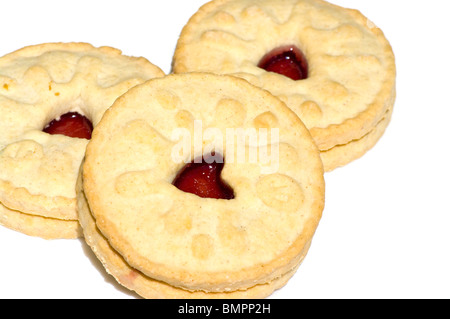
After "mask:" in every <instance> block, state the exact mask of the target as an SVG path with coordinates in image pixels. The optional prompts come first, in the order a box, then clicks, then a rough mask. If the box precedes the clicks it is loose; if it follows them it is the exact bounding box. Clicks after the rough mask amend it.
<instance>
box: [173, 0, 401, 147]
mask: <svg viewBox="0 0 450 319" xmlns="http://www.w3.org/2000/svg"><path fill="white" fill-rule="evenodd" d="M286 45H296V46H297V47H298V48H300V49H301V50H302V51H303V53H304V54H305V56H306V60H307V61H308V65H309V72H310V74H309V77H308V78H307V79H305V80H301V81H294V80H291V79H290V78H288V77H286V76H283V75H279V74H276V73H273V72H266V71H264V70H262V69H261V68H258V62H259V61H260V59H261V58H262V57H263V56H265V55H266V54H267V53H268V52H270V51H271V50H273V49H275V48H278V47H282V46H286ZM174 71H175V72H177V73H178V72H180V73H181V72H190V71H208V72H215V73H221V74H233V75H237V76H240V77H243V78H245V79H247V80H249V81H250V82H251V83H253V84H255V85H257V86H260V87H263V88H265V89H267V90H269V91H270V92H271V93H273V94H274V95H276V96H278V97H280V98H281V99H282V100H283V101H284V102H286V104H287V105H288V106H289V107H290V108H291V109H292V110H294V111H295V112H296V113H297V114H298V115H299V116H300V118H301V119H302V121H303V122H304V123H305V125H306V126H307V127H308V128H309V129H311V133H312V135H313V137H314V138H315V140H316V142H317V144H318V146H319V148H320V149H321V150H326V149H329V148H331V147H333V146H335V145H338V144H345V143H348V142H349V141H350V140H352V139H355V138H360V137H361V136H363V135H364V134H366V133H367V132H368V131H369V130H370V129H371V128H372V127H373V126H374V125H375V124H376V123H377V122H378V121H379V120H380V118H381V116H383V115H384V113H385V112H386V107H387V106H386V105H384V104H385V100H386V98H388V97H389V96H390V94H391V93H392V90H393V86H394V81H395V63H394V56H393V53H392V49H391V47H390V45H389V43H388V41H387V40H386V39H385V37H384V36H383V33H382V32H381V30H380V29H378V28H377V27H376V26H375V25H374V24H373V23H372V22H371V21H370V20H368V19H367V18H365V17H364V16H363V15H362V14H360V13H359V12H358V11H356V10H350V9H345V8H341V7H338V6H335V5H332V4H330V3H327V2H325V1H322V0H264V1H253V0H239V1H236V0H215V1H212V2H209V3H207V4H206V5H204V6H203V7H202V8H200V10H199V11H198V12H197V13H196V14H195V15H194V16H193V17H192V18H191V20H190V21H189V23H188V24H187V25H186V26H185V28H184V29H183V32H182V34H181V36H180V39H179V42H178V45H177V50H176V53H175V56H174ZM368 113H370V114H368ZM338 125H340V126H342V127H337V126H338ZM328 128H330V130H329V131H327V129H328Z"/></svg>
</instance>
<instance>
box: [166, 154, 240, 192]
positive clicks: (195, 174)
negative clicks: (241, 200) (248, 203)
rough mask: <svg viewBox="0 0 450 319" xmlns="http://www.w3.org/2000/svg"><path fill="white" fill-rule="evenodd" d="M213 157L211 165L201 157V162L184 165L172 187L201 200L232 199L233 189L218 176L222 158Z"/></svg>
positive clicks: (220, 170)
mask: <svg viewBox="0 0 450 319" xmlns="http://www.w3.org/2000/svg"><path fill="white" fill-rule="evenodd" d="M213 156H214V159H215V161H214V162H212V163H208V162H211V161H209V160H205V158H204V157H202V160H201V162H200V161H196V160H194V161H193V162H192V163H189V164H186V165H185V166H184V168H183V169H182V170H181V171H180V172H179V174H178V176H177V177H176V178H175V180H174V181H173V185H174V186H175V187H177V188H178V189H180V190H182V191H183V192H186V193H191V194H195V195H197V196H200V197H202V198H216V199H233V198H234V192H233V189H232V188H231V187H230V186H229V185H227V184H226V183H225V182H224V181H223V180H222V178H221V176H220V174H221V172H222V170H223V167H224V162H223V158H222V157H221V156H219V155H218V154H217V155H214V154H213ZM220 159H222V160H220Z"/></svg>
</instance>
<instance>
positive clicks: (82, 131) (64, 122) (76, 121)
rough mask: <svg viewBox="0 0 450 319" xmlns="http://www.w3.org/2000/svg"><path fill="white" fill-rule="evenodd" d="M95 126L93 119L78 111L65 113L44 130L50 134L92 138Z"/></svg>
mask: <svg viewBox="0 0 450 319" xmlns="http://www.w3.org/2000/svg"><path fill="white" fill-rule="evenodd" d="M92 130H93V126H92V123H91V121H89V119H88V118H87V117H85V116H84V115H81V114H79V113H77V112H69V113H66V114H63V115H61V116H60V118H58V119H54V120H53V121H51V122H50V123H48V124H47V125H46V126H45V127H44V129H43V131H44V132H46V133H48V134H52V135H54V134H62V135H65V136H69V137H77V138H85V139H88V140H90V139H91V135H92Z"/></svg>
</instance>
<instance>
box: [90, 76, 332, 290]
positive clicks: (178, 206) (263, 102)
mask: <svg viewBox="0 0 450 319" xmlns="http://www.w3.org/2000/svg"><path fill="white" fill-rule="evenodd" d="M205 83H208V85H207V86H205ZM169 90H170V95H168V94H167V92H169ZM162 96H163V97H164V98H161V97H162ZM155 97H156V98H155ZM162 100H163V101H164V102H161V101H162ZM174 101H175V103H174ZM166 102H167V103H166ZM169 104H170V105H174V107H167V105H169ZM194 121H200V123H201V124H202V126H201V130H200V134H204V137H205V136H206V137H205V138H207V134H206V133H207V131H208V129H211V128H213V129H215V132H216V133H217V134H222V133H223V135H222V136H223V138H224V139H225V140H224V142H223V144H222V145H218V144H215V143H219V142H218V141H217V140H216V139H211V140H208V139H207V141H202V142H201V143H200V148H201V151H203V152H205V151H206V150H207V149H208V144H209V143H213V144H214V145H213V146H214V147H213V148H212V149H216V150H217V149H221V150H222V151H223V154H224V156H225V166H224V169H223V171H222V178H223V179H224V181H225V182H227V183H228V184H229V185H230V186H231V187H232V188H233V190H234V192H235V194H236V197H235V198H234V199H232V200H229V201H228V200H217V199H211V198H200V197H198V196H196V195H194V194H190V193H185V192H183V191H180V190H179V189H177V188H176V187H175V186H173V185H172V181H173V180H174V178H175V176H176V175H177V173H178V172H179V170H180V169H181V168H182V167H183V166H184V164H185V163H177V162H174V161H173V160H172V158H171V155H172V148H173V147H174V146H175V145H176V144H177V143H178V142H179V140H177V139H174V138H173V134H172V132H173V130H174V129H179V128H184V129H185V128H187V130H185V131H183V132H185V133H189V134H194V133H199V132H197V131H195V130H194V129H193V127H194V124H193V123H192V122H194ZM144 123H145V124H144ZM281 123H282V124H281ZM294 123H295V125H294ZM284 125H286V126H284ZM297 125H298V126H297ZM285 127H289V128H290V129H286V128H285ZM131 128H133V129H131ZM235 128H241V129H252V130H253V131H254V132H255V133H256V134H258V135H257V137H259V138H256V139H255V140H253V139H251V138H246V139H244V144H243V145H242V146H243V148H241V150H244V152H245V154H244V156H242V154H240V152H239V147H238V145H237V143H236V144H233V145H229V144H227V143H226V142H227V141H228V142H229V140H228V138H232V139H234V138H235V136H231V137H230V136H227V134H226V130H227V129H235ZM272 128H274V129H278V130H279V134H278V137H279V139H280V140H271V139H269V140H264V139H261V136H262V135H260V134H261V133H259V131H258V129H264V130H266V131H269V134H267V135H266V136H264V137H269V138H270V137H271V136H273V137H276V136H277V135H276V134H273V133H270V129H272ZM97 129H98V131H97V134H98V135H97V136H98V137H99V136H104V137H105V138H104V139H100V138H95V137H94V138H93V140H92V141H91V143H90V144H89V146H88V150H87V155H86V164H85V165H84V169H85V192H86V196H87V198H88V199H89V198H90V196H93V194H97V195H98V196H97V195H95V198H96V200H95V201H94V202H92V207H91V210H92V213H93V215H94V216H95V217H96V219H97V223H98V226H99V228H100V230H101V231H102V233H103V234H105V236H106V237H107V238H108V239H109V240H110V242H111V244H112V246H113V247H114V248H115V249H116V250H117V251H119V252H120V253H121V254H122V255H124V256H126V259H127V260H128V262H129V263H130V265H131V266H132V267H135V268H137V269H139V270H140V271H142V272H143V273H146V274H147V275H149V276H150V277H152V278H155V279H157V280H163V281H166V282H169V283H170V284H173V285H175V286H180V287H184V288H186V289H200V290H202V289H212V290H215V291H221V290H223V289H225V287H228V288H231V287H232V286H233V285H236V286H237V289H239V287H241V288H243V287H245V286H246V285H249V284H250V283H249V282H246V279H243V278H239V279H236V280H235V282H231V281H233V280H234V279H232V278H233V276H237V277H239V276H241V275H242V274H241V275H240V270H242V269H250V268H253V267H256V268H259V267H258V266H256V265H260V264H270V265H271V264H272V263H277V260H278V259H277V257H278V256H280V255H283V254H285V253H286V251H287V250H289V249H288V248H289V247H290V246H291V245H293V244H294V243H296V242H297V241H301V240H303V239H302V238H303V237H302V236H301V234H305V236H309V235H311V233H310V232H311V229H312V228H314V227H315V226H312V225H315V223H316V222H317V216H316V214H317V209H319V210H320V207H321V204H320V199H318V198H320V196H321V195H320V194H321V192H322V190H321V187H322V184H321V183H322V181H323V180H322V179H323V176H322V174H323V171H322V165H321V162H320V160H319V157H318V150H317V148H316V146H315V145H314V143H313V142H312V140H311V137H310V135H309V133H308V132H307V130H306V128H305V127H304V126H303V125H302V124H301V122H300V121H299V119H298V117H296V116H295V115H294V114H293V113H292V112H291V111H290V110H289V109H288V108H286V107H285V105H284V104H282V103H281V102H280V101H279V100H278V99H276V98H275V97H273V96H272V95H270V94H269V93H268V92H266V91H263V90H260V89H258V88H255V87H253V86H251V85H249V84H248V83H247V82H245V81H243V80H241V79H238V78H233V77H221V76H215V75H212V74H200V73H199V74H186V75H171V76H167V77H165V78H163V79H158V80H152V81H149V82H147V83H146V84H144V85H141V86H138V87H135V88H134V89H132V90H130V91H129V92H128V93H127V94H125V95H124V96H123V97H122V98H121V99H119V100H117V101H116V103H115V104H114V106H113V108H111V110H110V112H107V113H106V115H105V118H104V120H102V123H101V124H100V125H99V127H98V128H97ZM271 134H272V135H271ZM136 136H143V137H144V136H145V137H146V138H145V139H141V138H138V139H137V138H136ZM129 137H130V138H129ZM180 140H181V139H180ZM187 140H188V141H189V142H192V141H194V140H195V138H194V136H189V138H188V139H187ZM142 141H145V142H144V143H141V142H142ZM219 144H220V143H219ZM300 145H302V146H300ZM191 146H192V145H191ZM259 146H267V147H268V148H267V150H266V151H267V153H268V154H271V153H272V152H275V150H278V151H279V152H280V156H279V163H278V162H277V166H276V167H275V170H276V172H271V173H264V170H265V169H266V170H267V169H268V168H270V167H269V166H270V163H267V162H265V161H263V160H262V158H261V157H260V156H261V154H262V153H261V152H260V151H259V152H256V153H254V154H256V157H255V158H256V161H252V155H251V151H253V150H254V149H257V148H258V147H259ZM215 147H216V148H215ZM299 147H300V148H302V150H301V151H300V150H299ZM303 147H304V148H303ZM296 150H299V151H298V152H297V151H296ZM188 151H191V153H190V157H189V162H191V161H192V160H193V159H194V158H196V156H198V154H197V153H195V152H194V149H193V148H191V147H189V148H188ZM129 153H131V154H133V156H132V157H131V158H130V157H128V158H127V157H125V156H124V154H129ZM299 154H301V155H299ZM276 160H277V161H278V158H276ZM297 161H299V162H297ZM100 167H101V169H100ZM311 174H312V175H313V177H312V179H311ZM265 175H266V176H265ZM264 176H265V177H264ZM307 176H309V177H307ZM311 183H312V184H314V185H313V186H312V185H311ZM316 183H317V184H316ZM93 185H95V187H94V186H93ZM305 185H309V187H305ZM274 186H276V187H275V188H274ZM100 189H101V191H99V190H100ZM113 194H114V195H113ZM117 195H118V196H117ZM154 196H157V200H156V201H155V200H154ZM316 200H318V202H317V201H316ZM318 203H319V204H318ZM111 207H114V209H109V208H111ZM309 220H313V222H311V224H310V222H309ZM311 227H312V228H311ZM281 230H283V231H281ZM294 250H295V249H294ZM294 255H295V253H294ZM291 257H292V256H291ZM291 257H290V258H291ZM288 259H289V258H288ZM152 265H153V266H154V268H153V266H152ZM158 265H164V266H161V267H163V268H162V270H161V269H160V266H158ZM271 267H272V268H271ZM284 267H287V268H290V269H291V268H292V267H293V265H290V264H289V266H288V265H287V264H284V265H278V264H277V265H276V266H274V265H272V266H270V267H269V268H271V270H264V271H267V272H268V273H266V274H264V275H261V276H260V277H259V279H256V278H254V280H256V281H258V280H263V281H264V280H269V277H270V278H271V276H277V271H281V270H280V269H284V270H283V272H284V271H287V268H284ZM166 271H169V272H170V273H171V275H170V276H169V275H167V274H166V273H165V272H166ZM181 272H188V273H189V275H188V277H184V276H185V275H182V274H181ZM226 273H228V275H225V274H226ZM203 274H207V275H206V277H205V276H204V275H203ZM212 274H217V275H218V276H219V277H220V278H219V279H216V280H217V281H218V283H217V284H215V285H212V284H211V285H212V286H211V287H208V288H207V286H208V285H209V284H208V283H206V282H205V280H207V279H206V278H207V277H208V276H210V275H211V276H212ZM191 276H193V278H194V279H193V282H190V280H191V279H187V278H190V277H191ZM224 276H229V278H228V279H226V278H225V277H224ZM262 278H266V279H262ZM254 284H255V282H253V283H252V285H254Z"/></svg>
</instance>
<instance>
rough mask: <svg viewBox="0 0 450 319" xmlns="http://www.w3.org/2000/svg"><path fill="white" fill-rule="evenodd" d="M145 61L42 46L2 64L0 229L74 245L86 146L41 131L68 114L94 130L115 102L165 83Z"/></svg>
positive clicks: (72, 46)
mask: <svg viewBox="0 0 450 319" xmlns="http://www.w3.org/2000/svg"><path fill="white" fill-rule="evenodd" d="M163 75H164V73H163V72H162V71H161V70H160V69H159V68H158V67H156V66H154V65H153V64H151V63H150V62H148V61H147V60H146V59H144V58H134V57H127V56H125V55H122V53H121V51H119V50H117V49H114V48H110V47H100V48H95V47H93V46H92V45H90V44H87V43H46V44H41V45H34V46H29V47H25V48H23V49H20V50H18V51H15V52H13V53H10V54H7V55H5V56H3V57H2V58H0V111H1V114H2V116H1V117H0V131H1V132H2V134H1V135H0V224H2V225H4V226H6V227H10V228H12V229H15V230H18V231H21V232H23V233H25V234H29V235H33V236H39V237H43V238H46V239H54V238H77V237H79V235H80V234H81V233H82V232H81V228H80V226H79V224H78V222H77V219H78V216H77V211H76V199H75V182H76V178H77V175H78V170H79V167H80V163H81V160H82V158H83V157H84V152H85V148H86V145H87V143H88V140H87V139H84V138H72V137H68V136H65V135H61V134H57V135H53V134H48V133H46V132H44V131H43V130H44V128H45V127H46V125H47V124H48V123H49V122H51V121H52V120H56V119H58V118H59V117H61V115H63V114H65V113H67V112H76V113H78V114H81V115H83V116H86V117H87V118H89V119H90V121H91V122H92V123H93V125H94V126H96V125H97V123H98V122H99V121H100V119H101V117H102V115H103V113H104V112H105V110H106V109H107V108H108V107H109V106H111V104H112V103H113V102H114V101H115V99H116V98H117V97H119V96H120V95H122V94H123V93H125V92H126V91H127V90H128V89H129V88H131V87H133V86H134V85H137V84H140V83H142V82H143V81H145V80H148V79H151V78H154V77H157V76H163Z"/></svg>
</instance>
